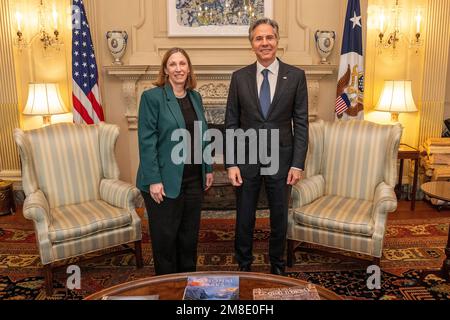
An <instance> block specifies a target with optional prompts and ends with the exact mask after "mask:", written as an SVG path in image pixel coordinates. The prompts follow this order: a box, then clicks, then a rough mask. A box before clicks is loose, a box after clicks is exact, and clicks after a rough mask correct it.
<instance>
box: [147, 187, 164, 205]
mask: <svg viewBox="0 0 450 320" xmlns="http://www.w3.org/2000/svg"><path fill="white" fill-rule="evenodd" d="M150 196H151V197H152V199H153V200H154V201H155V202H156V203H157V204H161V202H163V201H164V197H165V196H166V193H165V192H164V186H163V184H162V183H157V184H152V185H151V186H150Z"/></svg>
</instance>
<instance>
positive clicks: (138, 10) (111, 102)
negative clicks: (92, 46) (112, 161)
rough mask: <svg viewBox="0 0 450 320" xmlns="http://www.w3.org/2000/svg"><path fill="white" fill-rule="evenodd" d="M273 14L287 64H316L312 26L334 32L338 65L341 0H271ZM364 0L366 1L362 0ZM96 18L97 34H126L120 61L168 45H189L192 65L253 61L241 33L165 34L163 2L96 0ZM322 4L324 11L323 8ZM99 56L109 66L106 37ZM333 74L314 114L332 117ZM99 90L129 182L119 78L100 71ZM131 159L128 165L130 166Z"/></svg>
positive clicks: (133, 154) (151, 59) (144, 57)
mask: <svg viewBox="0 0 450 320" xmlns="http://www.w3.org/2000/svg"><path fill="white" fill-rule="evenodd" d="M274 2H275V5H274V18H275V19H276V20H278V21H279V23H280V29H281V37H282V39H281V42H280V52H279V56H280V57H281V58H282V59H283V60H284V61H285V62H287V63H291V64H295V65H299V66H304V65H311V64H317V63H318V62H319V56H318V54H317V52H316V48H315V43H314V36H313V34H314V32H315V30H317V29H322V30H335V31H336V32H337V34H338V39H337V44H336V47H335V49H334V51H333V53H332V55H331V56H330V58H329V60H330V61H331V63H332V64H337V63H338V59H339V53H340V42H341V40H342V39H341V36H340V35H341V33H342V30H341V29H342V21H343V15H344V14H345V8H346V1H344V0H339V1H336V0H317V1H309V0H296V1H292V0H289V1H288V0H277V1H274ZM362 2H363V3H367V1H362ZM96 5H97V8H96V9H97V12H98V14H97V23H98V27H99V32H98V33H99V35H101V36H102V37H103V38H104V35H105V34H106V32H107V31H108V30H125V31H127V33H128V34H129V36H130V41H129V46H128V48H127V52H126V54H125V56H124V58H123V61H124V63H125V65H129V64H131V65H149V64H151V65H159V62H160V57H161V55H162V54H163V53H164V52H165V50H167V48H170V47H173V46H181V47H184V48H186V49H187V50H188V52H189V54H190V55H191V58H192V60H193V64H194V65H195V66H199V65H212V66H215V65H217V66H221V65H235V66H243V65H246V64H249V63H252V62H253V61H254V56H253V54H252V52H251V51H250V44H249V42H248V40H247V38H246V37H238V38H236V37H231V38H230V37H229V38H226V37H225V38H224V37H208V38H198V37H190V38H168V37H167V27H166V25H167V17H166V1H165V0H158V1H143V0H142V1H141V0H134V1H127V2H125V1H121V0H97V1H96ZM323 8H327V10H323ZM99 44H100V47H99V49H98V51H99V53H98V56H99V57H100V61H101V63H102V64H103V65H104V66H108V65H110V63H111V62H112V57H111V56H110V54H109V51H108V49H107V46H106V41H104V39H100V41H99ZM336 78H337V76H336V74H333V75H331V76H327V77H325V78H323V80H322V81H321V83H320V86H321V87H320V92H321V94H320V96H319V102H318V104H319V117H320V118H322V119H325V120H333V119H334V99H335V92H336ZM103 79H104V82H103V92H104V93H105V92H107V94H104V95H103V101H104V107H105V113H106V118H107V121H108V122H112V123H116V124H119V125H120V127H121V135H120V138H119V141H118V145H117V150H118V153H119V154H120V157H119V162H120V164H119V165H120V168H121V173H122V177H123V178H124V179H125V180H129V181H133V180H134V175H135V172H134V171H135V170H134V168H136V167H137V161H138V159H137V149H136V145H137V144H136V142H137V137H136V132H135V131H129V130H128V124H127V120H126V118H125V117H124V108H123V104H124V98H123V96H122V81H120V80H119V79H118V78H116V77H111V76H108V75H106V71H105V72H104V74H103ZM130 164H131V165H130Z"/></svg>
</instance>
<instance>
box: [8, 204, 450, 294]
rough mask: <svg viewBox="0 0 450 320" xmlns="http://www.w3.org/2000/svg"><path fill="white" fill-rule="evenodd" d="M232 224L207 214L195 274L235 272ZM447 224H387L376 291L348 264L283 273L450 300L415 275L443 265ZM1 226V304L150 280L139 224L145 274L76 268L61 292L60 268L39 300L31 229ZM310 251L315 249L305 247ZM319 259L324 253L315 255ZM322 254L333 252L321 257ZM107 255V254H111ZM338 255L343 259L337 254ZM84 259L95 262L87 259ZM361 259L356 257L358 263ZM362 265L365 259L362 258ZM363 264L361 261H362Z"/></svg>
mask: <svg viewBox="0 0 450 320" xmlns="http://www.w3.org/2000/svg"><path fill="white" fill-rule="evenodd" d="M234 221H235V220H234V216H233V215H232V214H231V213H227V212H224V213H220V212H219V213H218V212H215V213H213V212H207V213H205V214H204V216H203V219H202V225H201V231H200V244H199V257H198V270H199V271H221V270H236V269H237V265H236V262H235V260H234V257H233V239H234ZM449 222H450V219H449V218H439V219H431V220H408V221H404V220H402V221H390V222H389V225H388V229H387V234H386V238H385V245H384V251H383V257H382V260H381V267H382V281H381V289H380V290H369V289H368V288H367V285H366V281H367V278H368V277H369V275H368V274H367V273H366V267H367V266H366V265H363V264H360V263H358V262H356V261H354V260H352V259H351V256H353V255H352V254H348V255H347V256H341V257H338V258H335V257H329V256H327V255H323V254H320V253H310V252H309V251H305V250H304V249H303V248H298V249H297V250H296V263H295V265H294V266H293V268H289V269H288V270H287V271H288V272H289V276H290V277H294V278H299V279H302V280H307V281H310V282H312V283H316V284H319V285H322V286H324V287H326V288H328V289H330V290H332V291H334V292H336V293H338V294H340V295H342V296H344V297H345V298H347V299H357V300H360V299H375V300H436V299H438V300H440V299H450V284H449V283H448V282H446V281H445V280H443V279H442V278H439V277H437V276H432V275H430V276H427V277H425V278H424V279H421V277H420V270H423V269H437V268H439V267H440V266H441V264H442V261H443V259H444V257H445V254H444V249H443V248H444V247H445V244H446V240H447V234H448V224H449ZM19 227H20V226H17V225H6V224H0V299H16V300H23V299H34V300H69V299H82V298H83V297H86V296H87V295H89V294H91V293H94V292H96V291H99V290H101V289H104V288H107V287H110V286H113V285H116V284H120V283H123V282H126V281H130V280H135V279H139V278H143V277H148V276H152V275H153V262H152V260H151V247H150V243H149V236H148V231H147V221H146V220H145V219H144V229H143V233H144V236H143V242H144V244H143V255H144V264H145V267H144V268H143V269H141V270H137V269H136V268H135V261H134V255H133V254H121V255H115V256H113V257H108V258H100V259H98V260H96V261H95V262H89V263H88V262H83V261H81V262H79V261H78V259H73V260H72V261H70V262H69V264H78V265H79V266H80V268H81V272H82V283H81V286H82V289H81V290H75V291H71V290H67V289H66V288H65V282H66V279H67V276H68V274H66V272H65V271H66V269H65V267H63V268H61V269H58V270H57V271H56V273H55V275H54V287H55V291H54V295H53V296H51V297H48V296H46V294H45V290H44V289H43V284H44V279H43V273H42V266H41V264H40V261H39V256H38V253H37V248H36V244H35V236H34V231H33V230H32V227H30V226H29V225H28V226H24V227H23V228H19ZM269 229H270V228H269V219H268V218H267V212H265V211H261V212H259V214H258V219H257V223H256V231H255V234H254V255H255V262H254V264H253V271H256V272H263V273H267V272H269V257H268V255H267V251H268V238H269ZM310 248H313V249H314V248H315V249H317V247H313V246H310ZM320 249H321V250H322V251H323V250H324V248H320ZM325 250H326V251H329V252H332V253H333V252H338V251H333V250H329V249H328V250H327V249H325ZM111 251H113V250H111ZM339 253H340V254H342V253H343V252H342V251H339ZM91 256H98V254H93V255H91ZM360 258H361V257H360ZM362 258H364V257H362ZM366 258H368V257H366Z"/></svg>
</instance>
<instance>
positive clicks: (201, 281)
mask: <svg viewBox="0 0 450 320" xmlns="http://www.w3.org/2000/svg"><path fill="white" fill-rule="evenodd" d="M238 299H239V277H237V276H203V277H188V281H187V285H186V289H185V290H184V296H183V300H238Z"/></svg>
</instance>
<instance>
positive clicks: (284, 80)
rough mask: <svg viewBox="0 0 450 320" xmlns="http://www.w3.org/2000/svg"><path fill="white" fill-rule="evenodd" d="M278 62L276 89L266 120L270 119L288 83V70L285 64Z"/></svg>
mask: <svg viewBox="0 0 450 320" xmlns="http://www.w3.org/2000/svg"><path fill="white" fill-rule="evenodd" d="M279 62H280V68H279V70H278V80H277V87H276V89H275V95H274V97H273V100H272V104H271V105H270V109H269V113H268V115H267V118H269V117H270V114H271V113H272V112H273V110H274V109H275V106H276V105H277V103H278V101H279V100H280V98H281V97H282V96H283V93H284V90H285V89H286V85H287V84H288V82H289V77H288V73H289V69H288V68H287V66H286V64H284V63H283V62H281V60H279Z"/></svg>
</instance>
